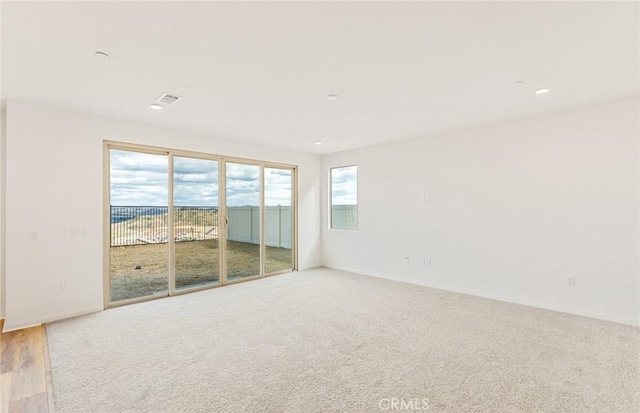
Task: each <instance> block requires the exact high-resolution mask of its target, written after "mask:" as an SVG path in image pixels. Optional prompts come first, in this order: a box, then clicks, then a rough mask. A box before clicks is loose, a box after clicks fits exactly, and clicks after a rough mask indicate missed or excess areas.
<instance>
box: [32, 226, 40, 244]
mask: <svg viewBox="0 0 640 413" xmlns="http://www.w3.org/2000/svg"><path fill="white" fill-rule="evenodd" d="M29 239H30V240H31V241H37V240H38V239H40V234H39V233H38V231H36V230H35V229H31V230H29Z"/></svg>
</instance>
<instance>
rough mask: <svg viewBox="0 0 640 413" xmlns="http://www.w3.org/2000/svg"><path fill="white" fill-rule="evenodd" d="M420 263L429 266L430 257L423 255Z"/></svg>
mask: <svg viewBox="0 0 640 413" xmlns="http://www.w3.org/2000/svg"><path fill="white" fill-rule="evenodd" d="M422 264H423V265H424V266H425V267H431V258H427V257H424V258H423V259H422Z"/></svg>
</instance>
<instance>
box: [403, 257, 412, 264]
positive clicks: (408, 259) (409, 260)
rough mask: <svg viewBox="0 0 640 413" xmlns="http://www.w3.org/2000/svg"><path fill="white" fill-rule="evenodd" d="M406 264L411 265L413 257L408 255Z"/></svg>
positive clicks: (405, 258) (405, 259) (405, 260)
mask: <svg viewBox="0 0 640 413" xmlns="http://www.w3.org/2000/svg"><path fill="white" fill-rule="evenodd" d="M404 262H405V263H407V264H411V256H409V255H407V256H406V257H404Z"/></svg>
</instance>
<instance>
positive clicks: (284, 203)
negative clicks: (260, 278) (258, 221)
mask: <svg viewBox="0 0 640 413" xmlns="http://www.w3.org/2000/svg"><path fill="white" fill-rule="evenodd" d="M264 200H265V221H266V222H265V231H266V234H265V244H266V248H265V272H266V273H272V272H278V271H284V270H291V269H292V268H293V229H294V225H293V224H294V221H293V208H292V205H293V169H281V168H264Z"/></svg>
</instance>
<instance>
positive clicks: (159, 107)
mask: <svg viewBox="0 0 640 413" xmlns="http://www.w3.org/2000/svg"><path fill="white" fill-rule="evenodd" d="M149 107H150V108H151V109H155V110H161V109H162V106H160V105H158V104H157V103H152V104H150V105H149Z"/></svg>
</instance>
